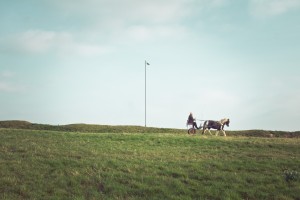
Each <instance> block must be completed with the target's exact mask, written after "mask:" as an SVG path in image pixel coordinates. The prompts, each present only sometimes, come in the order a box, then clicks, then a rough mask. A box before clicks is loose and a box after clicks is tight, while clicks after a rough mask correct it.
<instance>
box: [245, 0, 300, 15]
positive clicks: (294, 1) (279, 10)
mask: <svg viewBox="0 0 300 200" xmlns="http://www.w3.org/2000/svg"><path fill="white" fill-rule="evenodd" d="M297 9H300V0H251V1H250V12H251V14H252V15H253V16H255V17H259V18H264V17H272V16H276V15H281V14H284V13H287V12H289V11H292V10H297Z"/></svg>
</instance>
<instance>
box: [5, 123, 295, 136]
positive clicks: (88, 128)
mask: <svg viewBox="0 0 300 200" xmlns="http://www.w3.org/2000/svg"><path fill="white" fill-rule="evenodd" d="M0 128H12V129H29V130H48V131H64V132H83V133H178V134H186V133H187V130H186V129H171V128H155V127H143V126H110V125H95V124H68V125H48V124H36V123H31V122H28V121H20V120H10V121H0ZM200 132H201V131H200V130H199V131H198V132H197V133H198V134H199V133H200ZM212 132H213V131H212ZM206 134H207V133H206ZM226 134H227V135H228V136H246V137H284V138H292V137H298V138H299V137H300V131H295V132H289V131H268V130H242V131H226Z"/></svg>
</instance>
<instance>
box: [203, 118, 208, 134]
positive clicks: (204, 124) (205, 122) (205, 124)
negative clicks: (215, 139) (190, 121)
mask: <svg viewBox="0 0 300 200" xmlns="http://www.w3.org/2000/svg"><path fill="white" fill-rule="evenodd" d="M207 123H208V120H205V121H204V123H203V126H202V134H204V131H205V129H206V128H207Z"/></svg>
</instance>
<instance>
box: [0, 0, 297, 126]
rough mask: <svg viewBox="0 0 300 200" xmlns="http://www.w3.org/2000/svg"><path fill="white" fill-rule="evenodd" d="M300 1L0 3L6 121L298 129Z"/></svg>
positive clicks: (0, 91) (0, 96)
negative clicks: (206, 122)
mask: <svg viewBox="0 0 300 200" xmlns="http://www.w3.org/2000/svg"><path fill="white" fill-rule="evenodd" d="M299 22H300V0H244V1H240V0H149V1H148V0H144V1H141V0H76V1H74V0H27V1H23V0H14V1H5V0H0V26H1V29H0V120H11V119H18V120H27V121H31V122H35V123H47V124H69V123H92V124H108V125H142V126H143V125H144V62H145V60H147V61H148V62H149V63H150V66H148V68H147V110H148V113H147V125H148V126H154V127H174V128H185V122H186V119H187V116H188V114H189V112H193V113H194V116H195V117H196V118H198V119H214V120H219V119H221V118H224V117H228V118H230V119H231V125H230V128H229V129H231V130H244V129H268V130H288V131H295V130H300V125H299V121H300V106H299V105H300V104H299V102H300V78H299V75H300V23H299Z"/></svg>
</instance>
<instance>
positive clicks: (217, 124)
mask: <svg viewBox="0 0 300 200" xmlns="http://www.w3.org/2000/svg"><path fill="white" fill-rule="evenodd" d="M229 123H230V121H229V119H227V118H225V119H221V120H220V121H213V120H206V121H205V122H204V124H203V130H202V134H204V133H205V132H206V131H207V130H208V132H209V134H210V135H212V134H211V132H210V129H211V128H212V129H217V132H216V136H217V135H218V134H219V132H220V131H222V133H223V134H224V136H226V133H225V131H224V126H225V125H226V126H229Z"/></svg>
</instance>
